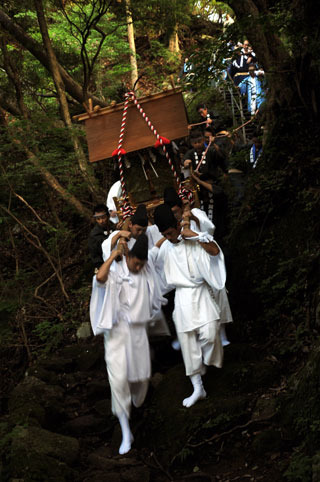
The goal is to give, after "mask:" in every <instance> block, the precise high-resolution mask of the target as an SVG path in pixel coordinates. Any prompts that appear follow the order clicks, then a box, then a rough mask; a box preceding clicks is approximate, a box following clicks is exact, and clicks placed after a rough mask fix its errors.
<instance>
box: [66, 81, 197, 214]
mask: <svg viewBox="0 0 320 482" xmlns="http://www.w3.org/2000/svg"><path fill="white" fill-rule="evenodd" d="M90 101H91V99H90V100H89V107H86V111H87V112H86V113H84V114H80V115H78V116H75V117H74V119H76V120H78V121H84V122H85V130H86V138H87V143H88V151H89V160H90V161H91V162H96V161H101V160H103V159H108V158H111V157H114V156H116V158H117V161H118V165H119V172H120V181H121V188H122V197H121V198H119V199H118V198H115V199H114V200H115V203H116V206H117V210H118V211H119V215H120V216H121V217H123V218H125V217H126V216H127V215H128V214H130V213H131V211H132V208H135V207H136V206H137V205H138V204H141V203H145V204H146V206H147V209H148V210H153V209H154V208H155V207H156V206H157V205H159V204H161V202H162V194H163V191H164V189H165V187H167V186H174V187H175V188H176V189H177V191H178V192H179V194H180V195H181V196H182V197H185V198H188V199H189V200H191V198H193V199H194V198H197V193H196V188H195V186H193V184H192V183H191V182H190V181H188V182H184V183H181V181H180V169H179V166H180V162H177V157H176V154H175V153H174V150H173V147H172V141H174V140H177V139H180V138H182V137H186V136H188V134H189V131H188V119H187V113H186V108H185V105H184V100H183V96H182V91H181V89H171V90H167V91H165V92H161V93H158V94H153V95H149V96H147V97H143V98H140V99H137V98H136V95H135V93H134V92H133V91H132V92H128V93H127V94H126V95H125V102H123V103H121V104H115V105H112V106H110V107H105V108H100V106H95V107H94V108H93V107H92V102H90Z"/></svg>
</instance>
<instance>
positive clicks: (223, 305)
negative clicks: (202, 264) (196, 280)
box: [190, 208, 233, 323]
mask: <svg viewBox="0 0 320 482" xmlns="http://www.w3.org/2000/svg"><path fill="white" fill-rule="evenodd" d="M191 212H192V214H194V215H195V216H196V217H197V218H198V219H199V222H200V229H199V227H198V224H197V223H196V222H195V221H193V220H192V221H191V223H190V229H191V230H192V231H194V232H195V233H199V232H201V231H202V232H204V231H207V232H208V233H209V234H211V235H212V236H213V233H214V231H215V225H214V224H213V223H212V222H211V221H210V219H209V218H208V216H207V214H206V213H205V212H204V211H202V210H201V209H197V208H195V209H192V210H191ZM213 266H214V265H213ZM210 293H211V294H212V296H213V297H214V299H215V301H216V302H217V303H218V306H219V308H220V323H232V322H233V318H232V313H231V309H230V304H229V300H228V295H227V290H226V288H225V287H224V288H223V289H222V290H217V289H215V288H213V287H212V288H211V290H210Z"/></svg>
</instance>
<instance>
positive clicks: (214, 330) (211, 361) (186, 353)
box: [177, 320, 223, 376]
mask: <svg viewBox="0 0 320 482" xmlns="http://www.w3.org/2000/svg"><path fill="white" fill-rule="evenodd" d="M219 332H220V323H219V321H216V320H215V321H211V322H209V323H207V324H205V325H203V326H201V327H200V328H197V329H195V330H192V331H187V332H179V333H177V335H178V339H179V342H180V345H181V352H182V357H183V361H184V366H185V369H186V375H187V376H190V375H196V374H197V373H200V374H204V372H205V367H204V365H214V366H216V367H218V368H221V367H222V362H223V347H222V344H221V339H220V333H219Z"/></svg>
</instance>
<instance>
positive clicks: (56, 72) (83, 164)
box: [34, 0, 102, 202]
mask: <svg viewBox="0 0 320 482" xmlns="http://www.w3.org/2000/svg"><path fill="white" fill-rule="evenodd" d="M34 4H35V7H36V11H37V16H38V22H39V26H40V31H41V35H42V39H43V43H44V46H45V49H46V51H47V56H48V59H49V65H50V71H51V74H52V77H53V80H54V83H55V86H56V89H57V94H58V99H59V103H60V109H61V114H62V117H63V121H64V123H65V125H66V127H67V129H68V130H69V132H70V136H71V139H72V143H73V147H74V150H75V153H76V156H77V159H78V163H79V167H80V170H81V172H82V175H83V177H84V179H85V181H86V182H87V183H88V188H89V190H90V192H91V193H92V195H93V196H94V198H95V200H96V201H99V202H100V201H101V200H102V198H101V196H100V197H99V195H98V193H99V187H98V184H97V181H96V179H95V178H94V176H93V174H92V172H90V167H89V166H88V163H87V160H86V157H85V154H84V152H83V149H82V146H81V144H80V141H79V139H78V137H77V136H76V135H75V134H74V132H73V127H72V120H71V116H70V112H69V106H68V101H67V97H66V93H65V86H64V83H63V80H62V77H61V73H60V69H59V64H58V61H57V58H56V55H55V53H54V51H53V48H52V45H51V41H50V37H49V33H48V28H47V23H46V19H45V16H44V10H43V4H42V0H34Z"/></svg>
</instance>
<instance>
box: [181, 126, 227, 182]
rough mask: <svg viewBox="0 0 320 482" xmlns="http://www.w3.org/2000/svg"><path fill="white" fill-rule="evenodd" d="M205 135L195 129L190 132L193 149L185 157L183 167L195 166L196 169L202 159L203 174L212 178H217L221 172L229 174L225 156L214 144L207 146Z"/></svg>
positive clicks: (201, 168) (201, 170) (200, 169)
mask: <svg viewBox="0 0 320 482" xmlns="http://www.w3.org/2000/svg"><path fill="white" fill-rule="evenodd" d="M205 140H206V139H205V137H204V135H203V134H202V132H201V131H198V130H196V131H193V132H191V134H190V143H191V145H192V149H190V150H189V151H188V152H186V154H185V155H184V158H183V167H184V168H185V169H190V167H192V168H193V170H196V168H197V166H198V164H199V163H200V161H201V165H200V168H199V169H198V170H199V172H201V174H202V175H203V176H208V177H210V178H217V177H219V175H220V174H221V172H219V170H220V171H222V173H224V174H228V168H227V164H226V161H225V156H224V155H223V154H222V153H221V152H220V150H219V149H216V148H215V147H214V146H213V147H211V146H210V147H209V148H207V147H206V146H205Z"/></svg>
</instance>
